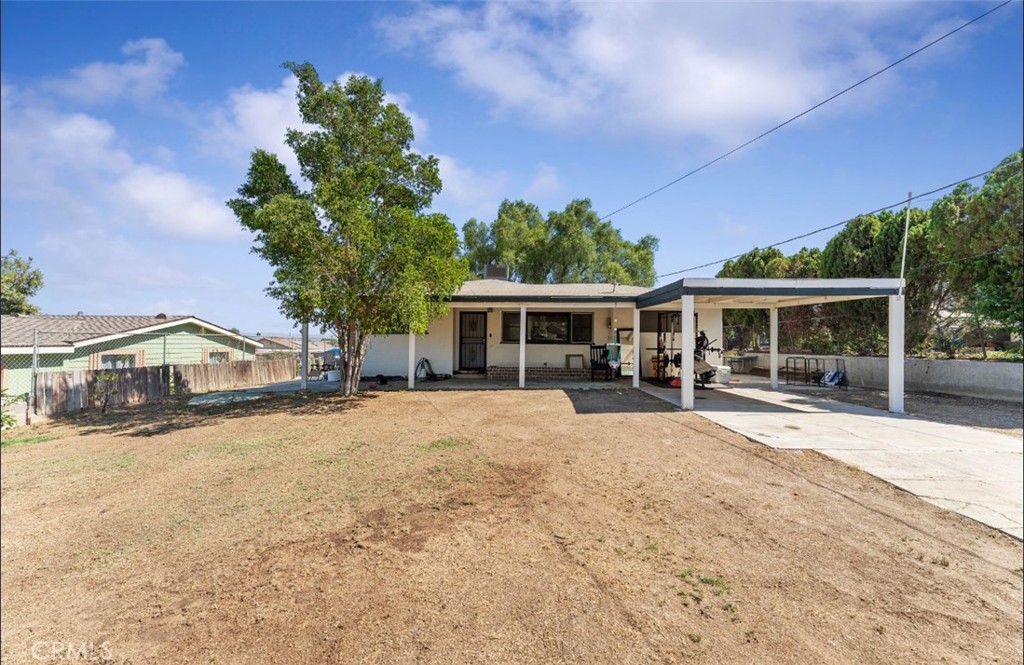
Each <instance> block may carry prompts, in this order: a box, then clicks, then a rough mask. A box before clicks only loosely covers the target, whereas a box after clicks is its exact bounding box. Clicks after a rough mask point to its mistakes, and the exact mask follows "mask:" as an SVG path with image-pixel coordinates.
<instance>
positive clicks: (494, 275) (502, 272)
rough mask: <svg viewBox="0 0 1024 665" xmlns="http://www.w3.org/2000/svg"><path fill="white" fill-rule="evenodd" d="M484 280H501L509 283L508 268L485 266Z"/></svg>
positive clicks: (493, 265) (494, 265) (492, 265)
mask: <svg viewBox="0 0 1024 665" xmlns="http://www.w3.org/2000/svg"><path fill="white" fill-rule="evenodd" d="M484 279H501V280H504V281H506V282H507V281H508V266H499V265H496V264H494V263H492V264H490V265H486V266H484Z"/></svg>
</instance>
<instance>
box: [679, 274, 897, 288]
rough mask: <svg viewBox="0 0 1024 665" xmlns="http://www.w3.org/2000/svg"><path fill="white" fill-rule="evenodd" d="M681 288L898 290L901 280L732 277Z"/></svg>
mask: <svg viewBox="0 0 1024 665" xmlns="http://www.w3.org/2000/svg"><path fill="white" fill-rule="evenodd" d="M682 281H683V287H684V288H685V287H687V286H690V287H705V288H714V287H718V288H723V289H728V288H734V289H754V290H758V289H801V288H803V289H842V288H850V287H860V288H866V289H898V288H900V286H902V285H903V280H901V279H900V278H898V277H847V278H843V279H745V278H744V279H740V278H732V277H687V278H684V279H683V280H682Z"/></svg>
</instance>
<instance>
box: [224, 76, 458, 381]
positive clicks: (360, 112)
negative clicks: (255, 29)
mask: <svg viewBox="0 0 1024 665" xmlns="http://www.w3.org/2000/svg"><path fill="white" fill-rule="evenodd" d="M285 67H286V68H287V69H289V70H290V71H291V72H292V73H293V74H295V76H296V77H297V78H298V81H299V85H298V91H297V99H298V106H299V112H300V115H301V117H302V120H303V122H304V123H306V124H307V125H310V126H311V129H310V130H309V131H300V130H297V129H289V130H288V134H287V139H286V143H287V145H288V146H289V147H290V148H291V149H292V150H293V151H294V152H295V156H296V158H297V159H298V163H299V168H300V171H301V175H302V177H303V178H304V180H305V181H306V182H308V183H309V188H308V189H305V190H304V189H302V188H300V187H299V186H298V185H297V184H296V182H295V181H294V180H292V179H291V177H289V175H288V173H287V170H286V169H285V167H284V166H283V165H282V163H281V161H280V160H279V159H278V158H277V156H276V155H273V154H271V153H269V152H266V151H264V150H256V151H255V152H254V153H253V155H252V162H251V165H250V167H249V173H248V177H247V179H246V181H245V183H244V184H243V185H242V186H241V187H240V188H239V190H238V194H239V196H238V198H235V199H232V200H230V201H229V202H228V205H229V206H230V207H231V209H232V210H233V211H234V213H235V215H236V216H237V217H238V220H239V222H240V223H241V224H242V225H243V226H244V227H246V228H247V229H250V230H251V231H253V232H254V233H255V245H254V247H253V251H254V252H256V253H257V254H259V255H260V256H262V257H263V258H265V259H266V260H267V261H268V262H269V263H270V264H271V265H272V266H273V267H274V281H273V282H272V283H271V285H270V286H269V287H268V289H267V291H268V293H270V294H271V295H272V296H274V297H275V298H277V299H278V300H279V301H280V303H281V311H282V312H283V313H284V314H285V315H286V316H288V317H290V318H292V319H293V320H296V321H310V322H312V323H314V324H319V325H320V327H321V328H322V329H324V330H330V331H332V332H333V333H336V334H337V337H338V343H339V346H340V349H341V369H342V378H343V381H342V384H341V391H342V392H343V393H344V394H345V395H351V394H353V393H354V392H355V391H356V390H357V389H358V381H359V375H360V372H361V370H362V366H363V359H364V357H365V354H366V350H367V344H368V341H369V337H370V336H371V335H381V334H388V333H405V332H414V333H418V334H422V333H424V332H426V329H427V325H428V324H429V323H430V321H431V320H433V319H435V318H437V317H438V316H440V315H442V314H443V313H444V312H445V311H446V309H447V301H448V300H449V299H450V297H451V295H452V294H453V293H454V292H455V291H456V290H457V289H458V288H459V286H460V285H461V284H462V282H463V281H464V279H465V277H466V266H465V262H464V261H463V260H462V259H461V258H460V257H459V239H458V233H457V231H456V229H455V227H454V226H453V225H452V224H451V222H449V220H448V218H447V217H445V216H444V215H440V214H427V213H425V212H424V211H425V210H426V209H427V208H428V207H429V205H430V203H431V201H432V199H433V197H434V195H435V194H437V193H438V192H439V191H440V190H441V180H440V177H439V175H438V165H437V159H436V158H435V157H433V156H423V155H420V154H418V153H416V152H414V151H413V150H412V149H411V147H410V146H411V143H412V140H413V129H412V124H411V123H410V121H409V118H408V117H406V116H405V115H404V114H403V113H402V112H401V110H399V108H398V107H397V106H396V105H395V104H389V103H386V102H385V98H384V89H383V86H382V84H381V82H380V81H379V80H378V81H373V80H370V79H369V78H366V77H359V76H353V77H350V78H349V79H348V80H347V82H345V83H344V85H342V84H340V83H338V82H333V83H330V84H325V83H324V82H322V81H321V80H320V77H319V75H318V74H317V72H316V70H315V69H314V68H313V66H312V65H310V64H309V63H303V64H294V63H286V64H285Z"/></svg>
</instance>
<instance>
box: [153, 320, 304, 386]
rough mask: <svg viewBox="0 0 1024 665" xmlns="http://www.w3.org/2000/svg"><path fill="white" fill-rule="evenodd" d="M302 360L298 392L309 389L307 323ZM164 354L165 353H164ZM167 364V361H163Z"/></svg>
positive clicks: (165, 340) (302, 347)
mask: <svg viewBox="0 0 1024 665" xmlns="http://www.w3.org/2000/svg"><path fill="white" fill-rule="evenodd" d="M166 343H167V338H166V337H164V344H166ZM300 348H301V349H302V360H301V361H300V365H299V367H300V368H301V372H302V376H301V377H300V378H299V390H306V389H307V388H309V383H308V382H309V321H303V322H302V345H301V347H300ZM164 353H165V354H166V351H165V352H164ZM164 363H165V364H166V363H167V360H164Z"/></svg>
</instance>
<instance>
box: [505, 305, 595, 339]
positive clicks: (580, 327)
mask: <svg viewBox="0 0 1024 665" xmlns="http://www.w3.org/2000/svg"><path fill="white" fill-rule="evenodd" d="M501 341H502V342H508V343H518V342H519V313H518V312H503V313H502V319H501ZM526 341H527V343H529V344H590V343H591V342H593V341H594V315H593V313H591V312H528V313H527V314H526Z"/></svg>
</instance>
